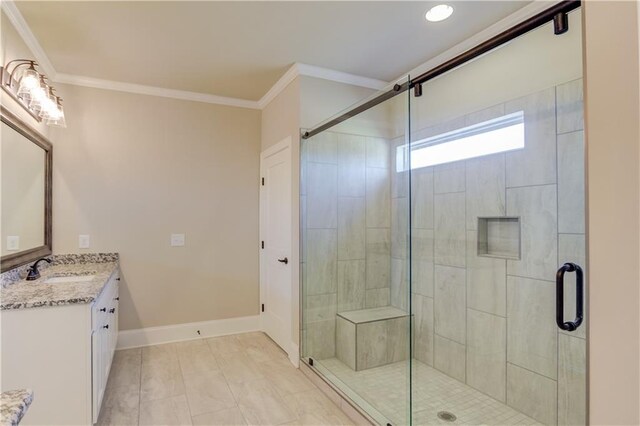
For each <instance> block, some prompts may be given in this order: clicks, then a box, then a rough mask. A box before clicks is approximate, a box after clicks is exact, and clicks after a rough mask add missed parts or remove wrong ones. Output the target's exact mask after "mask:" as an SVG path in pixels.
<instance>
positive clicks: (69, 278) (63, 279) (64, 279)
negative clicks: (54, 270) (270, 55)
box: [43, 275, 96, 284]
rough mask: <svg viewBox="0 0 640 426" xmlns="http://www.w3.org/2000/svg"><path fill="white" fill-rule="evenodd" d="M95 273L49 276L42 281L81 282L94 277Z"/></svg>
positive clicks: (53, 282)
mask: <svg viewBox="0 0 640 426" xmlns="http://www.w3.org/2000/svg"><path fill="white" fill-rule="evenodd" d="M95 277H96V276H95V275H71V276H66V277H51V278H47V279H46V280H44V281H43V282H44V283H45V284H59V283H81V282H86V281H91V280H93V279H94V278H95Z"/></svg>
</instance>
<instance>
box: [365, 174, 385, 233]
mask: <svg viewBox="0 0 640 426" xmlns="http://www.w3.org/2000/svg"><path fill="white" fill-rule="evenodd" d="M366 188H367V227H369V228H388V227H389V226H390V221H391V197H390V193H389V192H390V179H389V169H379V168H375V167H367V178H366Z"/></svg>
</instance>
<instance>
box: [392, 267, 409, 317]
mask: <svg viewBox="0 0 640 426" xmlns="http://www.w3.org/2000/svg"><path fill="white" fill-rule="evenodd" d="M391 306H395V307H396V308H399V309H402V310H404V311H407V312H408V311H409V261H408V260H407V259H395V258H392V259H391Z"/></svg>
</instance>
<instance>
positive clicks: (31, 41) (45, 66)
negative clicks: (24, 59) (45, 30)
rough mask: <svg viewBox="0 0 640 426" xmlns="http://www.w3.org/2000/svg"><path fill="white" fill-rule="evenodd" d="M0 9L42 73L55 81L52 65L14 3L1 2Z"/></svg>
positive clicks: (4, 0)
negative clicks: (33, 57)
mask: <svg viewBox="0 0 640 426" xmlns="http://www.w3.org/2000/svg"><path fill="white" fill-rule="evenodd" d="M0 8H1V9H2V11H3V12H4V13H5V14H6V15H7V17H8V18H9V21H11V23H12V24H13V26H14V27H15V29H16V31H17V32H18V34H20V37H22V39H23V40H24V43H25V44H26V45H27V47H28V48H29V49H30V50H31V52H32V53H33V56H35V59H36V61H37V62H38V65H39V66H40V68H41V69H42V71H44V73H45V74H46V76H47V77H48V78H49V79H50V80H55V78H56V70H55V68H53V64H51V61H50V60H49V57H48V56H47V54H46V53H45V51H44V49H42V46H40V43H39V42H38V39H37V38H36V36H35V35H33V32H32V31H31V28H29V25H28V24H27V21H25V20H24V18H23V17H22V14H21V13H20V11H19V10H18V7H17V6H16V5H15V3H14V2H13V1H7V0H1V1H0Z"/></svg>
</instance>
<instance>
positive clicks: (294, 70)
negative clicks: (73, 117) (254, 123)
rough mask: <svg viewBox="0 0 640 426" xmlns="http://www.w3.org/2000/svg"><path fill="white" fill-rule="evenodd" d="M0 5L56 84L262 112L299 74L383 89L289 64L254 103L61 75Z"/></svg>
mask: <svg viewBox="0 0 640 426" xmlns="http://www.w3.org/2000/svg"><path fill="white" fill-rule="evenodd" d="M0 6H1V7H2V10H3V11H4V12H5V14H6V15H7V17H8V18H9V20H10V21H11V23H12V24H13V26H14V27H15V28H16V31H17V32H18V34H19V35H20V37H22V39H23V40H24V42H25V44H26V45H27V47H28V48H29V49H30V50H31V52H32V53H33V55H34V56H35V59H36V61H37V62H38V64H39V65H40V67H41V68H42V71H44V73H45V74H46V75H47V77H48V78H49V79H50V80H51V81H53V82H56V83H63V84H70V85H74V86H83V87H92V88H96V89H104V90H114V91H118V92H127V93H136V94H140V95H149V96H159V97H163V98H172V99H180V100H185V101H193V102H204V103H209V104H216V105H224V106H232V107H239V108H250V109H262V108H264V107H265V106H266V105H268V104H269V102H271V101H272V100H273V99H274V98H275V97H276V96H277V95H278V94H279V93H280V92H281V91H282V90H284V88H285V87H287V85H288V84H289V83H291V82H292V81H293V80H295V79H296V77H298V76H300V75H304V76H309V77H316V78H322V79H325V80H331V81H336V82H339V83H346V84H352V85H356V86H363V87H369V88H374V89H378V88H381V87H384V86H386V84H387V83H386V82H382V81H379V80H375V79H371V78H366V77H361V76H358V75H353V74H347V73H343V72H340V71H335V70H331V69H328V68H321V67H316V66H312V65H306V64H299V63H295V64H293V65H292V66H291V67H290V68H289V69H288V70H287V72H286V73H284V75H283V76H282V77H280V79H278V81H277V82H276V83H275V84H274V85H273V86H272V87H271V89H269V91H267V93H266V94H264V96H262V98H260V100H258V101H252V100H248V99H239V98H231V97H225V96H218V95H212V94H209V93H201V92H189V91H185V90H176V89H167V88H164V87H156V86H147V85H143V84H134V83H126V82H121V81H113V80H105V79H100V78H94V77H87V76H82V75H74V74H65V73H58V72H56V70H55V68H54V67H53V64H52V63H51V61H50V60H49V57H48V56H47V54H46V53H45V51H44V49H43V48H42V46H41V45H40V43H39V42H38V39H37V38H36V36H35V35H34V34H33V32H32V31H31V28H30V27H29V25H28V24H27V21H25V19H24V17H23V16H22V14H21V13H20V10H18V8H17V7H16V5H15V3H14V2H13V1H7V0H0Z"/></svg>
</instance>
